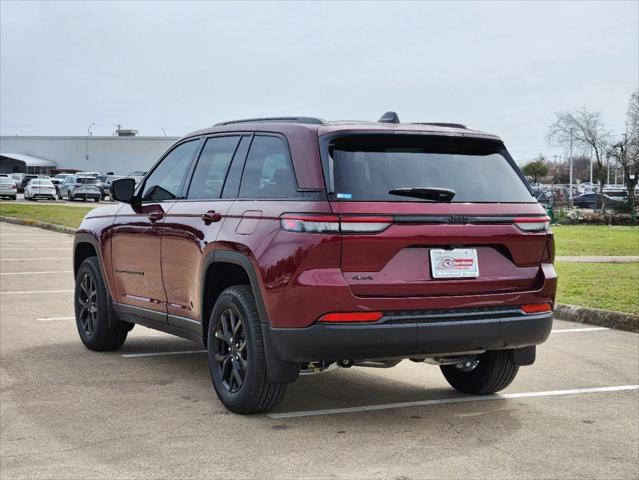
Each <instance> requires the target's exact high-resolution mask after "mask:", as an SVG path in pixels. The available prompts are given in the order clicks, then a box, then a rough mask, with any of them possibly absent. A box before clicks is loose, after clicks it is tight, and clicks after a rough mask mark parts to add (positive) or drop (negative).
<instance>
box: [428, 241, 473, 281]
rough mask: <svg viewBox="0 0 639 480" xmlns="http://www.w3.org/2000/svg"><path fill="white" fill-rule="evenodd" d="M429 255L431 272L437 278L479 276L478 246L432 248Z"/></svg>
mask: <svg viewBox="0 0 639 480" xmlns="http://www.w3.org/2000/svg"><path fill="white" fill-rule="evenodd" d="M429 257H430V273H431V276H432V277H433V278H435V279H450V278H453V279H455V278H477V277H479V262H478V258H477V249H476V248H453V249H452V250H445V249H443V248H431V250H430V252H429Z"/></svg>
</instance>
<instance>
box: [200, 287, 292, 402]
mask: <svg viewBox="0 0 639 480" xmlns="http://www.w3.org/2000/svg"><path fill="white" fill-rule="evenodd" d="M207 346H208V357H209V371H210V373H211V380H212V381H213V388H214V389H215V392H216V393H217V395H218V397H219V398H220V401H221V402H222V403H223V404H224V406H225V407H226V408H228V409H229V410H230V411H232V412H235V413H242V414H248V413H262V412H267V411H269V410H271V409H272V408H275V407H276V406H277V405H278V404H279V403H280V402H281V401H282V398H283V397H284V394H285V393H286V386H287V385H286V384H285V383H273V382H271V381H270V380H269V379H268V377H267V375H266V358H265V354H264V339H263V338H262V330H261V326H260V318H259V315H258V313H257V307H256V304H255V298H254V297H253V293H252V291H251V289H250V287H248V286H246V285H237V286H234V287H229V288H227V289H226V290H224V291H223V292H222V294H221V295H220V296H219V298H218V299H217V302H215V305H214V307H213V311H212V312H211V317H210V321H209V329H208V343H207Z"/></svg>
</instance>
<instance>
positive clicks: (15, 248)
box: [0, 245, 71, 252]
mask: <svg viewBox="0 0 639 480" xmlns="http://www.w3.org/2000/svg"><path fill="white" fill-rule="evenodd" d="M32 248H37V249H38V251H40V250H65V251H67V252H68V251H69V249H70V248H71V245H69V246H68V247H32ZM5 250H14V251H16V250H20V251H22V252H24V250H25V247H3V246H2V245H0V251H2V252H4V251H5Z"/></svg>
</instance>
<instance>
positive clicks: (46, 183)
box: [24, 178, 58, 200]
mask: <svg viewBox="0 0 639 480" xmlns="http://www.w3.org/2000/svg"><path fill="white" fill-rule="evenodd" d="M39 198H48V199H51V200H56V199H57V198H58V192H57V191H56V189H55V186H54V185H53V182H51V180H49V179H44V178H34V179H33V180H31V181H30V182H29V183H27V186H26V187H24V199H25V200H38V199H39Z"/></svg>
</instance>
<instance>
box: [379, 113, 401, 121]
mask: <svg viewBox="0 0 639 480" xmlns="http://www.w3.org/2000/svg"><path fill="white" fill-rule="evenodd" d="M377 121H378V122H382V123H399V115H397V114H396V113H395V112H386V113H385V114H384V115H382V116H381V117H379V120H377Z"/></svg>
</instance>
